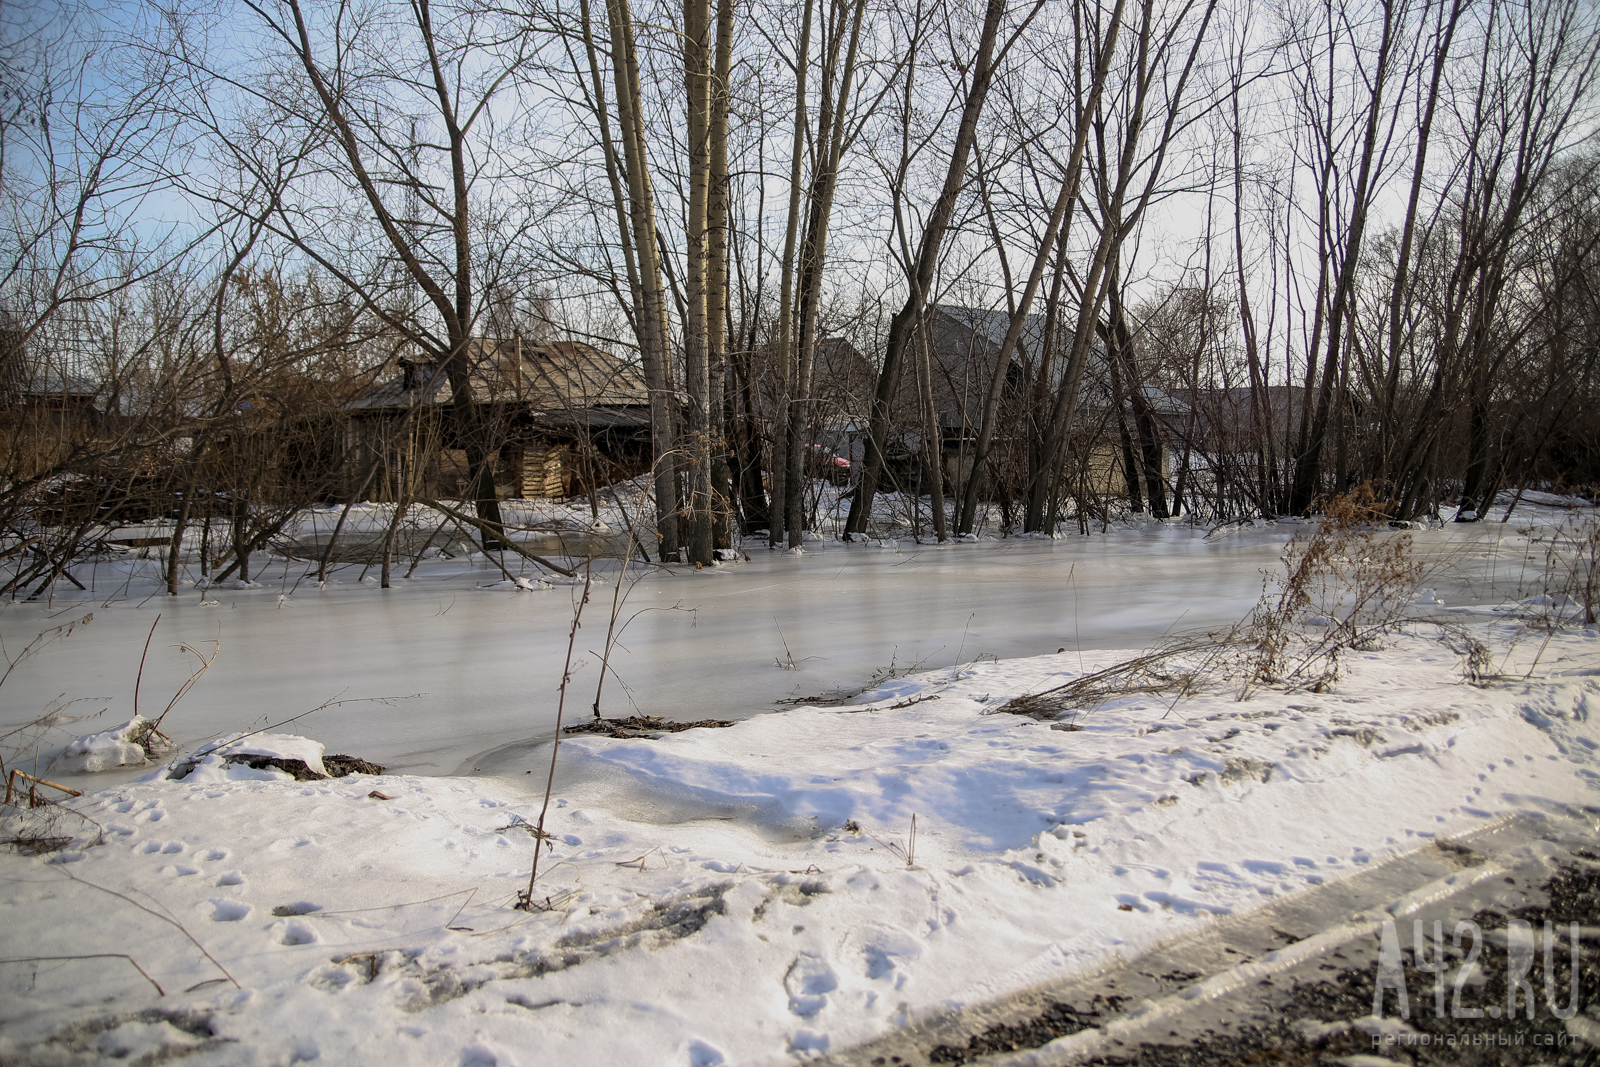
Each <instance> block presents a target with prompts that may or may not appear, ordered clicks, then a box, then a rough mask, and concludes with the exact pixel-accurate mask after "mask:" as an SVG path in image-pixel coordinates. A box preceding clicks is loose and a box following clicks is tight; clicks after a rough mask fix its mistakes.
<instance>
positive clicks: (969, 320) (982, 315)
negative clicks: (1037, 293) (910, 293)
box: [932, 304, 1045, 362]
mask: <svg viewBox="0 0 1600 1067" xmlns="http://www.w3.org/2000/svg"><path fill="white" fill-rule="evenodd" d="M932 310H933V311H936V312H938V313H940V314H942V315H944V316H946V317H947V318H949V319H951V320H952V321H954V322H955V323H957V324H959V325H961V326H963V327H965V328H966V329H967V330H969V331H971V332H972V333H973V334H974V335H975V336H976V337H978V338H981V339H982V340H984V341H986V342H987V343H988V347H990V348H992V349H994V351H996V352H998V351H999V350H1000V346H1001V345H1003V344H1005V340H1006V331H1007V330H1009V329H1010V328H1011V313H1010V312H1009V311H1001V310H999V309H988V308H964V307H956V306H955V305H953V304H935V305H933V308H932ZM1044 320H1045V316H1044V314H1043V313H1042V312H1034V313H1033V314H1031V315H1029V316H1028V317H1027V318H1026V319H1025V320H1023V324H1022V336H1021V337H1020V338H1018V346H1019V348H1025V349H1027V353H1028V355H1029V356H1032V357H1034V358H1037V357H1038V354H1039V352H1040V351H1041V350H1042V348H1043V341H1044ZM1011 358H1012V360H1013V361H1014V362H1021V361H1022V360H1023V358H1024V356H1023V353H1022V352H1020V351H1018V352H1013V353H1012V354H1011Z"/></svg>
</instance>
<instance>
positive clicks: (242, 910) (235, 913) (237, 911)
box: [207, 897, 254, 923]
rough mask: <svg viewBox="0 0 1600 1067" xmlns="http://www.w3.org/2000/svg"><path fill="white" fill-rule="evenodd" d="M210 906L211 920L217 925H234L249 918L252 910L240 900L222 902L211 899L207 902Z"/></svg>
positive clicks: (219, 899)
mask: <svg viewBox="0 0 1600 1067" xmlns="http://www.w3.org/2000/svg"><path fill="white" fill-rule="evenodd" d="M207 903H208V904H210V905H211V919H212V921H213V922H219V923H236V922H238V921H239V920H241V919H246V918H249V916H250V912H251V911H252V910H254V909H252V908H251V907H250V905H248V904H246V903H245V902H244V901H242V900H223V899H221V898H217V897H213V898H212V899H211V900H209V901H207Z"/></svg>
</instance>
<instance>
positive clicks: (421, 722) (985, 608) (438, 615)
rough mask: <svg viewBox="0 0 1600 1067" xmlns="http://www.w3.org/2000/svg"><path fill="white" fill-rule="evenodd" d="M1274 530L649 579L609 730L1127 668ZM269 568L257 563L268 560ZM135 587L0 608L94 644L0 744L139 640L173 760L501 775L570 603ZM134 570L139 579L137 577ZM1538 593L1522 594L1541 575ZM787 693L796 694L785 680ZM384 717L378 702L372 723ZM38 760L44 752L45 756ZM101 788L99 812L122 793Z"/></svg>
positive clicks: (1479, 544) (1454, 592)
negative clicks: (272, 757)
mask: <svg viewBox="0 0 1600 1067" xmlns="http://www.w3.org/2000/svg"><path fill="white" fill-rule="evenodd" d="M1295 529H1296V526H1295V525H1293V524H1280V525H1272V526H1265V527H1256V528H1244V529H1237V528H1235V529H1230V530H1226V531H1222V532H1219V533H1216V534H1214V535H1212V536H1209V537H1208V536H1207V535H1206V532H1205V531H1204V530H1203V529H1194V528H1190V527H1185V526H1178V525H1160V524H1150V525H1148V526H1146V527H1144V528H1142V529H1125V528H1124V529H1115V528H1114V529H1113V530H1112V531H1111V532H1110V533H1107V534H1099V535H1092V536H1088V537H1069V538H1064V539H1061V540H1056V541H1042V540H1010V541H985V542H981V543H978V544H959V545H947V546H938V547H935V546H918V545H915V544H912V543H909V542H900V543H898V544H891V545H888V546H885V545H880V544H876V543H869V544H865V545H863V544H854V545H846V544H842V543H840V542H813V543H809V544H808V548H807V550H806V552H805V553H804V554H801V555H796V554H793V553H773V552H768V551H766V550H765V549H764V547H762V546H754V547H751V549H750V552H749V555H750V557H751V558H750V560H749V562H744V561H742V560H741V561H740V562H738V563H737V564H735V565H733V566H727V567H723V568H718V569H716V570H714V571H713V570H707V571H702V572H696V571H694V570H692V569H686V568H674V569H673V570H671V571H664V570H660V569H656V568H651V569H647V570H645V571H644V572H643V576H642V577H641V578H640V580H639V581H638V582H637V584H633V585H628V586H625V591H626V592H627V599H626V601H625V603H624V605H623V607H622V610H621V621H622V622H624V623H626V628H625V630H623V632H622V643H621V646H620V647H619V648H618V649H617V650H616V652H615V653H614V654H613V658H612V662H611V667H612V670H613V673H612V674H611V675H610V676H609V677H608V678H607V680H606V683H605V689H604V693H603V704H602V709H603V711H604V712H605V713H606V714H616V715H625V714H631V713H634V712H635V711H637V712H639V713H643V714H650V715H664V716H667V717H669V718H674V719H685V718H687V719H701V718H728V719H737V718H743V717H746V716H749V715H752V714H758V713H761V712H764V711H770V710H772V709H773V708H774V707H775V705H776V702H778V701H780V700H784V699H788V698H795V697H808V696H816V695H821V694H828V693H831V692H835V691H838V690H847V691H854V690H856V689H859V688H860V687H861V686H862V685H863V684H864V683H865V682H866V681H867V680H868V679H869V678H871V677H872V676H873V675H874V673H875V672H881V671H883V670H885V669H886V668H889V667H890V666H891V665H893V667H894V668H895V669H896V670H897V671H899V672H904V671H906V670H907V669H909V668H912V667H913V666H918V667H922V668H937V667H945V666H949V665H951V664H953V663H956V662H958V661H959V662H967V661H971V660H974V659H977V658H979V657H982V658H984V659H988V658H990V657H999V658H1001V659H1011V658H1014V657H1018V656H1031V655H1038V654H1041V653H1053V652H1055V651H1056V650H1057V649H1059V648H1067V649H1073V650H1077V649H1083V650H1094V649H1105V648H1137V647H1142V646H1145V645H1148V644H1149V643H1151V642H1153V641H1155V640H1158V639H1159V638H1160V637H1162V636H1163V635H1164V634H1166V633H1169V632H1171V631H1173V630H1175V629H1179V630H1187V629H1196V628H1212V627H1219V626H1225V625H1227V624H1229V623H1232V622H1234V621H1236V620H1238V619H1239V618H1240V617H1241V616H1243V615H1244V614H1245V613H1246V612H1247V611H1248V610H1249V608H1250V606H1251V605H1252V604H1253V603H1254V602H1255V600H1256V598H1257V596H1258V595H1259V594H1260V591H1261V587H1262V582H1263V576H1264V575H1265V574H1271V573H1276V572H1277V571H1278V570H1280V569H1281V562H1280V559H1279V557H1280V554H1281V552H1282V549H1283V545H1284V542H1285V541H1287V540H1288V538H1289V537H1290V535H1291V534H1292V533H1293V532H1294V531H1295ZM1414 536H1415V537H1416V544H1417V550H1418V552H1419V554H1420V555H1422V556H1424V557H1434V558H1439V557H1444V556H1458V557H1460V558H1459V559H1458V560H1457V561H1456V563H1455V565H1454V567H1453V569H1454V570H1455V571H1457V572H1458V573H1460V574H1471V575H1472V577H1473V579H1474V580H1473V581H1472V582H1471V583H1470V584H1466V583H1463V582H1455V583H1451V582H1450V581H1447V580H1443V579H1441V580H1440V581H1438V582H1436V583H1435V584H1436V585H1437V588H1438V591H1439V596H1440V598H1441V599H1443V600H1444V601H1446V602H1447V603H1449V604H1460V603H1467V602H1474V601H1476V602H1497V601H1498V600H1499V599H1500V597H1501V593H1502V591H1501V590H1499V589H1497V588H1495V587H1494V585H1493V583H1490V582H1486V581H1484V580H1482V577H1483V574H1484V573H1485V572H1484V565H1485V564H1498V574H1499V577H1500V578H1501V579H1502V580H1503V581H1502V584H1503V582H1504V581H1515V580H1516V579H1517V578H1518V576H1519V575H1520V574H1521V572H1522V571H1523V570H1524V569H1525V568H1527V567H1531V566H1534V564H1536V563H1537V560H1534V561H1530V560H1527V559H1525V557H1526V556H1527V555H1528V554H1529V552H1530V551H1533V550H1532V549H1530V548H1529V546H1528V542H1527V538H1526V537H1523V536H1521V535H1520V534H1519V533H1518V527H1517V524H1515V523H1513V524H1511V525H1500V524H1498V523H1485V524H1479V525H1473V526H1450V527H1447V528H1445V529H1444V530H1435V531H1418V532H1417V533H1416V534H1415V535H1414ZM263 559H265V557H263ZM155 566H156V564H155V563H154V562H153V561H138V560H129V561H118V562H111V563H106V562H102V563H100V564H97V565H96V566H94V567H93V568H91V569H89V570H88V571H87V572H83V571H81V570H80V572H79V574H78V577H79V578H80V579H82V580H84V581H85V583H86V584H88V585H89V586H90V591H91V592H92V593H93V599H90V598H89V595H88V594H77V593H76V591H73V595H74V596H77V597H80V599H75V600H63V599H60V598H59V597H58V598H57V599H55V600H54V601H52V602H51V603H48V604H43V603H35V604H28V603H20V602H15V601H8V602H6V603H5V604H4V605H3V607H0V636H3V637H4V640H5V642H6V647H7V648H8V649H11V650H16V649H20V648H22V647H23V646H24V645H26V644H27V643H28V641H29V640H31V639H32V638H33V637H34V635H35V634H37V633H38V632H39V631H41V630H43V629H44V628H46V627H49V626H54V625H58V624H60V623H62V622H66V621H68V620H70V619H74V618H80V617H81V616H83V615H85V614H87V613H88V612H90V611H93V612H94V620H93V622H92V623H91V624H89V625H88V626H86V627H83V628H81V629H79V630H77V631H76V632H75V633H74V634H73V635H72V636H71V637H70V638H67V639H66V640H63V641H59V642H57V643H55V644H53V645H50V646H49V647H46V648H44V649H43V650H42V651H40V652H39V653H38V654H36V655H34V656H31V657H30V658H28V659H27V660H25V661H24V662H23V663H22V664H20V665H19V666H18V668H17V669H16V671H15V672H14V673H13V674H12V676H11V677H10V678H9V679H8V680H7V681H6V683H5V689H4V697H3V700H0V708H3V710H0V730H10V729H12V728H14V727H16V726H17V725H19V724H21V723H25V722H27V721H29V720H31V719H33V718H35V717H37V716H38V715H39V714H41V713H42V712H43V711H44V710H45V709H46V708H47V707H49V706H50V705H51V703H52V701H58V702H59V701H76V703H71V704H69V705H68V706H67V707H66V709H65V710H66V713H67V714H93V713H95V712H99V711H101V710H102V709H104V714H103V715H101V716H100V717H99V718H97V719H94V720H92V721H90V722H87V723H84V724H81V726H80V725H79V724H73V726H72V727H69V729H68V730H67V732H66V734H64V735H60V736H57V737H56V738H55V743H56V745H57V746H59V744H60V743H62V742H64V741H65V740H66V739H67V736H70V735H75V734H80V733H89V732H92V731H93V730H94V729H100V728H104V727H103V725H102V724H114V723H116V722H119V721H121V720H123V719H126V718H127V717H128V716H129V715H130V714H131V712H132V710H133V688H134V680H135V677H136V675H137V674H138V671H139V661H140V654H141V651H142V649H143V647H144V642H145V639H146V637H147V636H148V635H149V633H150V627H151V623H152V622H153V621H154V619H155V616H156V614H157V613H158V612H159V613H161V623H160V626H159V627H158V628H157V630H156V633H155V637H154V640H153V642H152V645H151V651H150V654H149V659H148V662H147V664H146V666H145V671H144V680H143V687H142V693H141V697H140V705H139V709H138V710H139V711H140V713H141V714H145V715H147V716H151V715H156V714H159V713H160V711H161V710H162V708H163V707H164V706H165V705H166V702H167V700H168V699H169V698H170V697H171V695H172V694H173V693H174V692H176V690H177V689H178V687H179V686H180V685H181V684H182V682H183V680H184V679H185V678H187V677H188V675H189V673H190V672H191V671H192V670H193V668H194V666H195V660H194V658H193V657H192V656H189V655H188V654H186V653H181V652H178V651H175V650H174V647H173V646H175V645H177V644H178V643H179V642H187V643H189V644H190V645H192V646H195V647H197V648H200V649H202V650H204V651H206V652H207V653H208V654H209V652H210V649H211V646H212V643H213V642H217V643H220V646H221V647H220V652H219V654H218V656H217V658H216V662H215V663H214V665H213V666H212V667H211V669H210V670H209V671H208V672H207V674H206V675H205V676H204V677H203V678H202V679H201V680H200V681H199V682H198V683H197V684H196V686H195V688H194V689H193V690H192V691H191V692H190V693H189V695H188V696H187V697H185V699H184V700H183V702H182V703H181V704H180V705H179V706H178V707H177V709H176V710H175V711H174V712H173V713H172V715H171V716H170V717H169V718H168V719H167V720H166V722H165V723H164V725H163V729H164V730H166V731H167V732H168V733H170V734H171V735H172V737H173V739H174V741H176V742H177V743H178V745H179V747H180V748H181V749H184V750H187V749H189V748H192V747H193V746H194V744H195V743H197V742H199V741H201V740H203V739H207V738H210V737H213V736H216V735H219V734H225V733H230V732H234V731H238V730H241V729H254V728H260V727H266V726H270V725H273V724H276V723H278V722H280V721H281V720H284V719H287V718H289V717H290V716H294V715H298V714H300V713H302V712H306V711H308V710H310V709H312V708H315V707H317V706H319V705H321V704H323V703H324V702H326V701H330V700H343V701H347V702H346V703H342V704H337V705H335V706H332V707H328V708H326V709H325V710H322V711H318V712H316V713H315V714H314V715H312V716H311V717H310V718H308V719H306V720H304V721H302V722H300V723H299V724H297V725H296V726H295V727H294V729H295V730H296V731H297V732H301V733H306V734H309V735H312V736H314V737H316V738H317V739H318V740H320V741H322V742H323V743H324V744H326V745H327V746H328V750H329V751H332V752H349V753H352V754H355V755H359V756H362V757H363V758H366V759H370V760H373V761H375V762H377V763H381V764H384V765H386V766H388V767H390V768H391V769H392V770H394V771H396V772H401V773H420V774H470V773H473V772H474V771H479V772H481V773H485V774H488V773H496V772H502V771H510V770H512V769H516V770H518V771H520V770H521V769H522V766H523V763H524V757H525V756H526V754H527V752H526V750H527V747H528V746H529V745H533V744H538V743H541V742H542V741H544V740H547V739H548V738H549V737H550V735H551V729H552V726H553V723H554V717H555V711H556V689H557V685H558V683H559V681H560V673H561V662H562V657H563V656H564V655H565V650H566V645H567V632H568V628H569V626H570V624H571V621H572V608H573V596H572V593H573V589H572V588H571V587H570V586H562V585H557V586H556V587H555V588H553V589H533V590H528V589H522V588H515V587H512V586H511V583H509V582H505V581H504V580H503V576H502V575H501V574H500V572H499V571H498V569H496V568H494V567H493V566H492V565H491V564H489V563H487V562H484V561H482V560H481V559H479V560H478V561H477V562H475V563H467V562H465V561H462V560H456V561H444V560H437V561H433V560H430V561H427V562H425V563H424V564H423V566H422V567H421V568H420V569H419V570H418V571H417V575H416V577H414V578H413V579H411V580H409V581H407V580H400V579H398V578H397V580H396V582H395V585H394V587H393V588H391V589H389V590H380V589H378V588H377V587H376V585H375V583H374V581H373V578H372V576H371V574H368V576H367V578H366V580H365V581H361V580H358V579H359V575H358V572H359V571H360V568H357V567H348V568H345V569H342V570H339V571H337V572H335V574H334V575H333V579H334V580H332V581H330V582H329V583H328V584H327V585H326V586H324V587H320V588H319V587H318V586H317V585H316V584H315V582H313V581H309V580H307V579H306V578H305V577H304V576H303V572H304V571H305V570H306V564H305V563H303V562H290V563H288V564H284V563H282V562H274V563H272V564H271V565H270V566H269V567H268V569H267V570H265V571H264V572H262V573H261V574H259V575H257V576H256V577H257V578H258V581H259V584H260V586H261V587H260V588H251V589H229V588H216V589H212V590H209V591H206V592H204V593H202V592H198V591H196V590H194V589H193V588H192V587H190V588H188V589H187V590H186V591H185V592H184V594H183V595H181V596H179V597H176V598H170V597H164V596H161V595H159V594H158V592H157V590H158V586H157V584H156V583H155V581H154V580H153V577H154V568H155ZM615 567H616V564H615V561H610V562H608V563H606V564H605V565H598V564H597V573H599V574H601V575H602V576H603V577H604V578H605V579H606V581H605V582H604V583H603V584H598V585H597V586H596V587H595V591H594V597H593V600H592V601H591V603H590V604H589V606H588V608H587V609H586V611H585V615H584V618H583V628H582V630H581V631H580V633H579V638H578V644H577V655H576V669H575V671H574V673H573V688H572V691H571V693H570V696H569V704H568V714H569V715H573V714H576V715H582V714H587V713H588V709H589V707H590V705H592V703H593V701H594V690H595V683H596V680H597V679H598V677H599V673H600V672H599V660H600V655H599V654H600V652H601V651H602V650H603V649H604V643H605V632H606V625H607V621H608V619H609V616H610V612H611V599H612V593H613V591H614V589H615V585H614V582H615ZM140 568H144V570H142V571H141V570H140ZM1535 569H1536V568H1535ZM787 668H793V669H787ZM378 698H383V699H382V700H380V699H378ZM47 747H48V746H47ZM131 773H133V772H111V774H110V775H102V776H99V777H97V778H96V779H95V782H96V786H95V787H96V788H103V787H104V786H106V785H109V784H111V782H112V780H113V779H114V778H115V777H116V776H117V775H118V774H131Z"/></svg>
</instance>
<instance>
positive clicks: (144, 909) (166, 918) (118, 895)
mask: <svg viewBox="0 0 1600 1067" xmlns="http://www.w3.org/2000/svg"><path fill="white" fill-rule="evenodd" d="M61 873H62V874H64V875H66V876H67V877H68V878H70V879H72V880H73V881H74V882H77V883H78V884H79V885H86V886H88V887H89V888H90V889H98V890H100V892H102V893H110V894H111V895H112V896H114V897H116V898H117V899H118V900H122V901H126V902H127V903H129V904H132V905H133V906H134V907H136V908H138V909H139V910H140V911H142V912H144V913H145V914H146V915H149V916H151V917H152V918H156V919H160V920H161V921H162V922H164V923H168V924H170V925H172V926H174V927H176V928H177V930H178V932H179V933H181V934H182V935H183V936H184V937H187V938H188V939H189V941H190V942H191V943H192V944H193V945H194V947H195V948H197V949H199V950H200V955H202V956H204V957H205V958H206V959H208V960H210V961H211V965H212V966H213V967H215V968H216V969H217V970H219V971H221V972H222V973H223V975H224V976H225V977H226V978H227V979H228V981H230V982H232V983H233V988H235V989H242V988H244V987H243V986H241V985H240V984H239V980H238V979H236V978H235V977H234V976H233V975H231V974H229V973H228V968H226V967H224V966H223V965H222V964H220V963H218V962H217V958H216V957H215V956H213V955H212V954H211V953H210V952H208V951H206V947H205V946H204V945H202V944H201V943H200V941H199V939H197V938H196V937H195V936H194V935H193V934H191V933H190V932H189V931H188V930H186V929H185V928H184V925H183V924H182V923H180V922H179V921H178V920H177V919H174V918H172V917H171V916H170V915H163V914H161V913H160V912H159V911H156V910H154V909H153V908H147V907H145V906H144V905H143V904H141V903H139V902H138V901H137V900H134V899H133V898H132V897H130V896H125V895H124V894H122V893H119V892H117V891H116V890H115V889H107V888H106V887H105V886H103V885H97V884H95V883H94V882H90V881H87V880H86V879H83V878H79V877H78V876H77V875H75V874H73V873H72V872H71V871H68V870H63V871H62V872H61Z"/></svg>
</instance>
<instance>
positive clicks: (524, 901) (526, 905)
mask: <svg viewBox="0 0 1600 1067" xmlns="http://www.w3.org/2000/svg"><path fill="white" fill-rule="evenodd" d="M593 568H594V557H593V556H591V557H589V564H588V566H587V567H585V569H584V575H583V597H582V599H580V600H579V601H578V607H577V610H576V611H574V612H573V613H572V629H571V630H569V631H568V632H567V660H566V663H565V664H564V665H563V666H562V668H561V695H560V696H559V697H558V698H557V700H556V739H555V741H554V742H553V743H552V744H551V746H550V774H549V777H547V778H546V779H545V783H544V804H543V806H541V807H540V808H539V825H538V826H537V827H535V829H534V834H533V836H534V844H533V869H532V871H531V872H530V873H529V874H528V890H527V892H526V893H524V894H522V895H521V896H520V897H519V898H518V900H517V903H516V907H517V908H518V909H520V910H522V911H531V910H533V906H534V905H533V886H534V883H535V882H537V881H538V880H539V841H541V840H542V839H543V838H544V836H545V829H544V820H545V815H546V813H548V812H549V810H550V794H551V793H552V792H553V791H554V790H555V787H556V756H557V754H558V753H560V751H561V715H562V712H563V711H564V710H565V708H566V705H567V683H569V682H571V681H572V649H573V647H574V646H575V645H576V644H577V643H578V628H579V627H580V626H581V625H582V624H583V607H584V605H585V604H587V603H589V587H590V585H591V584H592V583H593V581H594V572H593Z"/></svg>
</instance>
